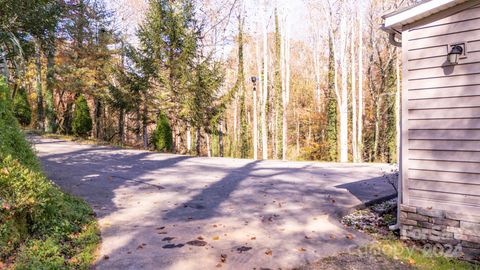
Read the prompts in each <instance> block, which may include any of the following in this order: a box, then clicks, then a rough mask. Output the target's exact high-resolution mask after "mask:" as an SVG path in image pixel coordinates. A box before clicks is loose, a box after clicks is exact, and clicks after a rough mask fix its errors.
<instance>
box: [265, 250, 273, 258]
mask: <svg viewBox="0 0 480 270" xmlns="http://www.w3.org/2000/svg"><path fill="white" fill-rule="evenodd" d="M272 254H273V251H272V250H271V249H267V250H266V251H265V255H267V256H272Z"/></svg>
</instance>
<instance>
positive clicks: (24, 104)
mask: <svg viewBox="0 0 480 270" xmlns="http://www.w3.org/2000/svg"><path fill="white" fill-rule="evenodd" d="M13 112H14V114H15V117H16V118H17V120H18V122H20V124H21V125H22V126H28V125H30V123H31V122H32V108H31V107H30V103H29V102H28V97H27V91H26V90H25V89H24V88H20V89H19V90H18V93H17V94H16V95H15V98H14V99H13Z"/></svg>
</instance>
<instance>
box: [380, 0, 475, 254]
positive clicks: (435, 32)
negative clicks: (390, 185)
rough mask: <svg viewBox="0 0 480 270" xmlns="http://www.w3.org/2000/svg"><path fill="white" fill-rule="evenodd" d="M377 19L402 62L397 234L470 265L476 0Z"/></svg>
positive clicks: (442, 1) (425, 5) (437, 0)
mask: <svg viewBox="0 0 480 270" xmlns="http://www.w3.org/2000/svg"><path fill="white" fill-rule="evenodd" d="M383 19H384V24H383V29H384V30H385V31H387V32H388V33H389V34H390V41H391V42H392V44H394V45H396V46H399V47H401V49H402V58H403V59H402V64H403V75H402V76H403V78H402V80H403V82H402V84H403V87H402V89H403V90H402V105H401V117H402V119H401V137H402V139H401V162H400V176H401V177H400V178H401V179H400V181H401V182H400V183H401V184H400V189H401V191H400V200H399V203H400V213H399V216H400V223H399V224H400V230H401V235H402V237H403V238H407V239H414V240H422V241H427V242H435V243H439V244H441V245H443V247H444V248H445V250H447V249H448V248H449V247H451V248H452V250H454V251H459V254H458V255H461V254H462V253H464V254H465V256H466V257H468V258H473V259H475V258H476V259H478V258H479V257H480V0H467V1H465V0H430V1H423V2H421V3H419V4H417V5H415V6H412V7H408V8H405V9H402V10H398V11H396V12H394V13H391V14H387V15H385V16H384V17H383ZM454 255H455V254H454Z"/></svg>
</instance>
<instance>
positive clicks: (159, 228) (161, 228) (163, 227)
mask: <svg viewBox="0 0 480 270" xmlns="http://www.w3.org/2000/svg"><path fill="white" fill-rule="evenodd" d="M163 229H165V226H162V227H158V228H157V230H163Z"/></svg>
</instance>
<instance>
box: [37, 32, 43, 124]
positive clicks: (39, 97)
mask: <svg viewBox="0 0 480 270" xmlns="http://www.w3.org/2000/svg"><path fill="white" fill-rule="evenodd" d="M41 58H42V52H41V47H40V42H39V41H38V40H36V41H35V67H36V74H35V79H36V86H37V119H36V128H37V129H39V130H41V131H44V130H45V114H44V109H43V92H42V59H41Z"/></svg>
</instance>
